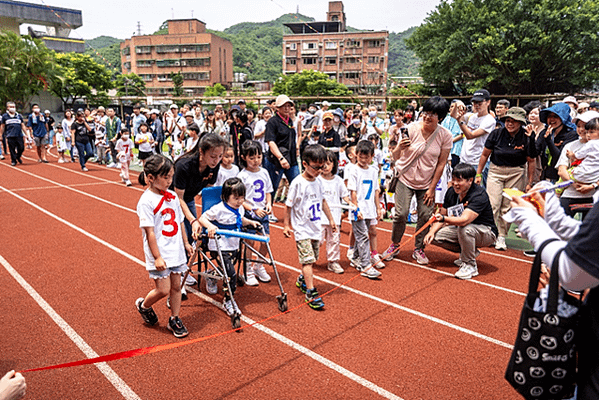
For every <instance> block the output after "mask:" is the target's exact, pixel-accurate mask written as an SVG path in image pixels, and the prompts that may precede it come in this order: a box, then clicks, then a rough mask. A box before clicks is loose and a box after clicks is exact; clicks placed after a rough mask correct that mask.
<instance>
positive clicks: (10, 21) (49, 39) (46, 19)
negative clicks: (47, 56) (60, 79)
mask: <svg viewBox="0 0 599 400" xmlns="http://www.w3.org/2000/svg"><path fill="white" fill-rule="evenodd" d="M1 3H2V5H1V6H0V27H1V28H2V29H7V30H10V31H13V32H15V33H20V25H21V24H31V25H41V26H45V27H46V32H39V31H34V30H33V29H32V28H31V27H28V34H29V35H31V36H32V37H34V38H38V39H41V40H42V41H43V42H44V44H45V45H46V47H47V48H49V49H50V50H54V51H57V52H59V53H67V52H75V53H83V52H84V51H85V42H84V40H83V39H73V38H69V34H70V33H71V30H72V29H77V28H79V27H81V26H82V25H83V22H82V21H83V19H82V15H81V11H80V10H73V9H70V8H63V7H56V6H53V5H49V4H46V3H45V2H43V3H44V4H34V3H24V2H21V1H13V0H2V1H1Z"/></svg>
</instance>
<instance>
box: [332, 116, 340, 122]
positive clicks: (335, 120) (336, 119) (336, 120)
mask: <svg viewBox="0 0 599 400" xmlns="http://www.w3.org/2000/svg"><path fill="white" fill-rule="evenodd" d="M333 121H334V122H335V123H339V121H341V118H339V117H334V118H333Z"/></svg>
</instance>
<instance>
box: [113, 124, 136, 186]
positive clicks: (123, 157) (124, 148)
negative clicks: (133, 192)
mask: <svg viewBox="0 0 599 400" xmlns="http://www.w3.org/2000/svg"><path fill="white" fill-rule="evenodd" d="M114 149H115V150H116V151H117V157H118V158H119V163H120V164H121V173H120V175H119V176H120V177H121V179H122V180H123V183H124V184H125V185H127V186H131V181H130V180H129V164H130V163H131V160H132V159H133V140H131V138H129V129H127V128H123V129H122V130H121V137H120V138H119V140H117V141H116V145H115V146H114Z"/></svg>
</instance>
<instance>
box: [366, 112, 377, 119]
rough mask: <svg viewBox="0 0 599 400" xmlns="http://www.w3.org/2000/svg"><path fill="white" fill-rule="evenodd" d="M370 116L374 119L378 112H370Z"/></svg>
mask: <svg viewBox="0 0 599 400" xmlns="http://www.w3.org/2000/svg"><path fill="white" fill-rule="evenodd" d="M368 116H369V117H370V118H374V117H376V111H370V112H369V113H368Z"/></svg>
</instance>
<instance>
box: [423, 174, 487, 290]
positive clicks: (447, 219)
mask: <svg viewBox="0 0 599 400" xmlns="http://www.w3.org/2000/svg"><path fill="white" fill-rule="evenodd" d="M475 175H476V171H475V170H474V168H473V167H472V166H471V165H469V164H464V163H460V164H458V165H456V167H455V168H454V169H453V172H452V183H453V186H452V187H451V188H449V189H448V190H447V193H445V200H444V201H443V208H442V209H441V210H440V213H439V214H436V215H435V218H436V220H437V221H436V222H435V223H434V224H433V226H432V227H431V229H430V231H429V232H428V234H427V235H426V236H425V238H424V244H425V245H426V244H431V243H432V244H435V245H437V246H440V247H443V248H445V249H447V250H449V251H453V252H456V253H460V258H458V259H457V260H456V261H454V263H455V264H456V265H457V266H458V267H460V269H459V270H458V271H457V272H456V273H455V277H456V278H458V279H470V278H473V277H475V276H477V275H478V267H477V265H476V257H477V256H478V254H479V252H478V250H476V248H477V247H484V246H490V245H492V244H493V243H495V240H496V239H497V227H496V226H495V222H494V220H493V210H492V208H491V202H490V201H489V196H488V195H487V192H486V191H485V189H484V188H483V187H482V186H479V185H477V184H475V183H474V176H475Z"/></svg>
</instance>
